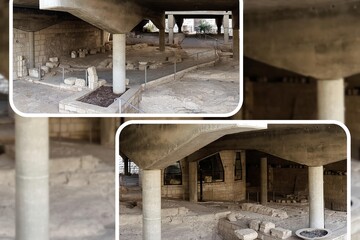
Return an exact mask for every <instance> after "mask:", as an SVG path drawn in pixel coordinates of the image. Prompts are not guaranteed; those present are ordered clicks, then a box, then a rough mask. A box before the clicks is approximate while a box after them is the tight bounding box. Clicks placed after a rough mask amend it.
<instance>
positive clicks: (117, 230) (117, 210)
mask: <svg viewBox="0 0 360 240" xmlns="http://www.w3.org/2000/svg"><path fill="white" fill-rule="evenodd" d="M132 124H226V125H230V124H239V125H246V124H252V125H254V124H259V125H264V124H267V125H268V124H289V125H291V124H335V125H338V126H340V127H341V128H342V129H343V130H344V132H345V133H346V139H347V143H346V144H347V170H346V172H347V181H346V184H347V186H346V187H347V219H346V221H347V233H346V235H347V237H346V239H348V240H350V239H351V204H350V202H351V135H350V131H349V129H348V128H347V127H346V126H345V124H343V123H341V122H339V121H335V120H268V121H263V120H261V121H260V120H130V121H127V122H125V123H123V124H122V125H121V126H120V127H119V128H118V130H117V131H116V135H115V239H116V240H119V239H120V208H119V201H120V188H119V187H120V182H119V172H120V171H119V160H120V158H119V156H120V141H119V140H120V139H119V138H120V133H121V131H122V130H123V129H124V128H125V127H127V126H129V125H132Z"/></svg>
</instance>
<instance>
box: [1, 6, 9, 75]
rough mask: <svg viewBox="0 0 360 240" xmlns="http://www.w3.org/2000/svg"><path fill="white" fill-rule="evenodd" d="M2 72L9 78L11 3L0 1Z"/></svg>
mask: <svg viewBox="0 0 360 240" xmlns="http://www.w3.org/2000/svg"><path fill="white" fill-rule="evenodd" d="M0 29H1V35H0V41H1V42H0V59H1V63H0V73H1V74H2V75H4V76H5V77H6V78H7V79H8V78H9V3H8V1H4V0H2V1H0Z"/></svg>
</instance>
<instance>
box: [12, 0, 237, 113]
mask: <svg viewBox="0 0 360 240" xmlns="http://www.w3.org/2000/svg"><path fill="white" fill-rule="evenodd" d="M239 8H240V9H239V35H240V36H239V45H240V46H239V49H240V52H239V58H240V59H239V74H240V76H239V104H238V106H237V107H236V108H235V109H234V110H233V111H232V112H230V113H222V114H212V113H211V114H183V113H181V114H176V113H173V114H160V113H158V114H157V113H149V114H143V113H137V114H134V113H130V114H124V113H122V114H121V113H112V114H106V113H99V114H90V113H89V114H80V113H79V114H74V113H69V114H66V113H23V112H21V111H19V110H18V109H17V108H16V106H15V104H14V101H13V80H14V76H13V68H14V66H13V65H14V64H13V63H14V62H13V54H14V51H13V41H14V40H13V38H14V34H13V0H10V1H9V64H10V65H9V66H10V72H9V102H10V106H11V108H12V109H13V111H14V112H15V113H16V114H18V115H20V116H22V117H139V118H140V117H142V118H150V117H179V118H181V117H188V118H190V117H191V118H203V117H231V116H233V115H235V114H236V113H238V112H239V111H240V108H241V106H242V105H243V103H244V81H243V74H244V72H243V67H242V65H243V64H242V63H243V58H242V57H243V33H244V28H243V9H244V8H243V0H239Z"/></svg>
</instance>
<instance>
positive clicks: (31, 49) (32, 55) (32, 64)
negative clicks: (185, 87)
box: [29, 32, 35, 68]
mask: <svg viewBox="0 0 360 240" xmlns="http://www.w3.org/2000/svg"><path fill="white" fill-rule="evenodd" d="M34 67H35V36H34V32H29V68H34Z"/></svg>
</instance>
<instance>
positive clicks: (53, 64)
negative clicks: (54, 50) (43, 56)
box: [46, 62, 59, 68]
mask: <svg viewBox="0 0 360 240" xmlns="http://www.w3.org/2000/svg"><path fill="white" fill-rule="evenodd" d="M46 66H47V67H49V68H55V67H57V66H59V63H58V62H47V63H46Z"/></svg>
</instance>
